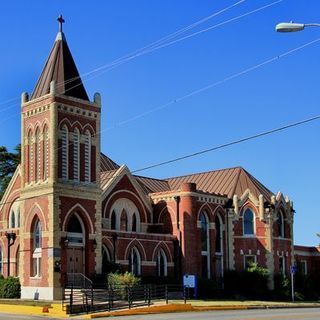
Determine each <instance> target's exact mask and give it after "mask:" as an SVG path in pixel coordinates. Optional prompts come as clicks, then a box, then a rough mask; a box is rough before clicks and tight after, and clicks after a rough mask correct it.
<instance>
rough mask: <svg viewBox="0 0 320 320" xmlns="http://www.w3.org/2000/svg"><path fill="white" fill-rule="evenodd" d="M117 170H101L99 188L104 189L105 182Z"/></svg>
mask: <svg viewBox="0 0 320 320" xmlns="http://www.w3.org/2000/svg"><path fill="white" fill-rule="evenodd" d="M116 172H117V170H110V171H104V172H101V175H100V185H101V189H102V190H103V189H105V187H106V185H107V183H108V182H109V181H110V180H111V179H112V177H113V176H114V175H115V174H116Z"/></svg>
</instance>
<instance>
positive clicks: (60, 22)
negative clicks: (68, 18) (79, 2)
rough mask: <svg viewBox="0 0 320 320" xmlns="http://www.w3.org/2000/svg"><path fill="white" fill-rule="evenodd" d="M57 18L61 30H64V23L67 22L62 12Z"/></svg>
mask: <svg viewBox="0 0 320 320" xmlns="http://www.w3.org/2000/svg"><path fill="white" fill-rule="evenodd" d="M57 20H58V22H59V32H62V24H63V23H65V20H64V19H63V18H62V14H60V16H59V17H58V19H57Z"/></svg>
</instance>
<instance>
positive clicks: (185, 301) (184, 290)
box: [183, 286, 187, 304]
mask: <svg viewBox="0 0 320 320" xmlns="http://www.w3.org/2000/svg"><path fill="white" fill-rule="evenodd" d="M183 300H184V304H186V303H187V292H186V287H185V286H183Z"/></svg>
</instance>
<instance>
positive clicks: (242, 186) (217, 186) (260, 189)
mask: <svg viewBox="0 0 320 320" xmlns="http://www.w3.org/2000/svg"><path fill="white" fill-rule="evenodd" d="M167 181H168V183H169V186H170V189H171V190H176V189H179V188H180V186H181V184H182V183H184V182H193V183H196V184H197V189H198V190H201V191H204V192H209V193H214V194H220V195H226V196H228V197H229V198H232V197H233V195H235V194H237V195H238V196H241V195H242V194H243V193H244V192H245V191H246V190H247V189H250V191H251V193H253V194H254V195H255V196H256V197H257V198H258V197H259V195H260V194H262V195H263V196H264V197H265V198H266V199H267V200H269V201H270V198H271V196H272V195H273V193H272V192H271V191H270V190H269V189H267V188H266V187H265V186H264V185H263V184H262V183H261V182H259V181H258V180H257V179H256V178H255V177H253V176H252V175H251V174H250V173H249V172H247V171H246V170H245V169H243V168H241V167H236V168H230V169H222V170H216V171H209V172H203V173H197V174H190V175H186V176H181V177H175V178H169V179H167Z"/></svg>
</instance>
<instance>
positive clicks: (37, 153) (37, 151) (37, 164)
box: [34, 128, 41, 181]
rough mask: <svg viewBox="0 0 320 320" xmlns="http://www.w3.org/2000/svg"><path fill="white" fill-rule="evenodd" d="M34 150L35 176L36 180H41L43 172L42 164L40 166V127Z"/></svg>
mask: <svg viewBox="0 0 320 320" xmlns="http://www.w3.org/2000/svg"><path fill="white" fill-rule="evenodd" d="M34 150H35V176H36V179H35V180H36V181H39V180H40V173H41V166H40V158H41V145H40V130H39V128H38V129H37V131H36V136H35V145H34Z"/></svg>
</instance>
